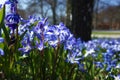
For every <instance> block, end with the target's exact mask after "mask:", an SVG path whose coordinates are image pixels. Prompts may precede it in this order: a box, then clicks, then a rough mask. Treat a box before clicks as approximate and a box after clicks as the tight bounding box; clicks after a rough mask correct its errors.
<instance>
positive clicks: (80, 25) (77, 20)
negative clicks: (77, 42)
mask: <svg viewBox="0 0 120 80" xmlns="http://www.w3.org/2000/svg"><path fill="white" fill-rule="evenodd" d="M71 4H72V27H73V28H74V34H75V36H76V37H77V38H78V37H80V38H81V40H82V41H88V40H91V30H92V14H93V6H94V0H72V3H71Z"/></svg>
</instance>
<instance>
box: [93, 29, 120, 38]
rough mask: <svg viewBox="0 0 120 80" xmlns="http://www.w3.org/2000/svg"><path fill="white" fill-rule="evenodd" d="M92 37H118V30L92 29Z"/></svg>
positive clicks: (119, 34)
mask: <svg viewBox="0 0 120 80" xmlns="http://www.w3.org/2000/svg"><path fill="white" fill-rule="evenodd" d="M92 37H107V38H120V31H103V30H93V31H92Z"/></svg>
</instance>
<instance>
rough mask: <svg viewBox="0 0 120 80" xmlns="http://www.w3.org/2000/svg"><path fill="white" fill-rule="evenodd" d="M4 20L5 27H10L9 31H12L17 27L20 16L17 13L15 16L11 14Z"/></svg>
mask: <svg viewBox="0 0 120 80" xmlns="http://www.w3.org/2000/svg"><path fill="white" fill-rule="evenodd" d="M5 20H6V25H8V27H10V29H11V30H14V29H16V28H17V27H18V23H19V21H20V16H19V15H18V14H17V13H15V14H14V13H11V14H8V15H7V16H6V17H5Z"/></svg>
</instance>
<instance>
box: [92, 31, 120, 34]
mask: <svg viewBox="0 0 120 80" xmlns="http://www.w3.org/2000/svg"><path fill="white" fill-rule="evenodd" d="M92 34H103V35H120V31H92Z"/></svg>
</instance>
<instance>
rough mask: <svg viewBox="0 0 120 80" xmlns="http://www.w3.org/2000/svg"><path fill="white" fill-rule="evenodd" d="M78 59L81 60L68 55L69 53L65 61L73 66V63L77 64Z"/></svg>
mask: <svg viewBox="0 0 120 80" xmlns="http://www.w3.org/2000/svg"><path fill="white" fill-rule="evenodd" d="M80 59H81V58H79V57H78V56H76V54H70V53H68V55H67V61H68V62H70V63H71V64H74V63H76V64H79V60H80Z"/></svg>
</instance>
